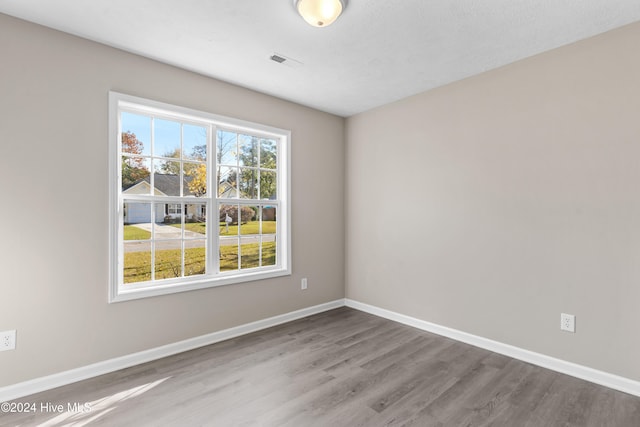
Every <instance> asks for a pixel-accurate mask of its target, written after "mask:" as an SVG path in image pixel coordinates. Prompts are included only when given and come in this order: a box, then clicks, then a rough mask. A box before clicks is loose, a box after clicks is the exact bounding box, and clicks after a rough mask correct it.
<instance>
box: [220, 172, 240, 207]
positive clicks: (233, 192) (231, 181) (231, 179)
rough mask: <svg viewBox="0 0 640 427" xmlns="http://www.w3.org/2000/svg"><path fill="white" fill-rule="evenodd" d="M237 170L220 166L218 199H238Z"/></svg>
mask: <svg viewBox="0 0 640 427" xmlns="http://www.w3.org/2000/svg"><path fill="white" fill-rule="evenodd" d="M237 181H238V169H237V168H230V167H227V166H221V167H219V168H218V197H219V198H221V199H235V198H237V197H238V183H237Z"/></svg>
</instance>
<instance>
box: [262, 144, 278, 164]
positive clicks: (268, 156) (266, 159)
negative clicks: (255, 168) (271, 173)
mask: <svg viewBox="0 0 640 427" xmlns="http://www.w3.org/2000/svg"><path fill="white" fill-rule="evenodd" d="M277 153H278V151H277V145H276V141H274V140H273V139H262V140H261V141H260V167H262V168H267V169H275V168H276V166H277V161H276V160H277Z"/></svg>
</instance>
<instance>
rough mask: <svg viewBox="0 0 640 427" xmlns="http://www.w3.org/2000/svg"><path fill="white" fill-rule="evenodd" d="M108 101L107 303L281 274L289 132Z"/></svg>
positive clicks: (285, 256)
mask: <svg viewBox="0 0 640 427" xmlns="http://www.w3.org/2000/svg"><path fill="white" fill-rule="evenodd" d="M109 99H110V173H111V178H112V179H111V180H110V182H111V183H112V185H113V187H112V188H111V197H110V209H111V211H110V214H111V215H110V230H111V239H110V244H111V248H110V258H111V265H110V275H111V277H110V293H109V295H110V301H111V302H115V301H123V300H129V299H136V298H142V297H147V296H154V295H161V294H167V293H174V292H182V291H187V290H194V289H201V288H206V287H211V286H219V285H228V284H232V283H238V282H245V281H252V280H258V279H265V278H269V277H276V276H282V275H287V274H290V271H291V270H290V266H291V261H290V259H291V257H290V254H291V252H290V216H289V212H290V206H289V140H290V132H288V131H285V130H281V129H276V128H272V127H269V126H265V125H259V124H255V123H248V122H244V121H241V120H235V119H230V118H226V117H221V116H216V115H213V114H210V113H204V112H200V111H194V110H190V109H186V108H182V107H177V106H173V105H168V104H163V103H159V102H155V101H150V100H146V99H141V98H137V97H132V96H128V95H123V94H119V93H115V92H111V93H110V97H109Z"/></svg>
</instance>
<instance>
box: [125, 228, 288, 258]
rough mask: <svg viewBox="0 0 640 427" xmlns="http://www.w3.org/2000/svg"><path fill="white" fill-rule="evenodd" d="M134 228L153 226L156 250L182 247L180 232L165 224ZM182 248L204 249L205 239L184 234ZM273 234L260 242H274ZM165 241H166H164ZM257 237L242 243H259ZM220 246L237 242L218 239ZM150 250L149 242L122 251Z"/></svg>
mask: <svg viewBox="0 0 640 427" xmlns="http://www.w3.org/2000/svg"><path fill="white" fill-rule="evenodd" d="M132 225H134V226H135V227H138V228H141V229H143V230H146V231H148V232H151V230H152V227H153V226H155V233H156V241H155V247H156V250H167V249H180V248H181V247H182V231H181V230H180V229H179V228H177V227H173V226H171V225H165V224H153V226H152V224H151V223H142V224H132ZM184 237H185V239H184V247H185V249H190V248H204V247H205V246H206V239H205V235H204V234H200V233H196V232H193V231H187V230H185V232H184ZM275 237H276V235H275V234H263V235H262V241H263V242H273V241H274V240H275ZM165 239H166V240H165ZM259 242H260V237H259V236H247V237H242V243H243V244H245V243H259ZM220 244H221V245H222V246H230V245H235V244H237V240H236V239H235V238H231V239H225V238H221V239H220ZM150 250H151V242H128V241H125V242H124V251H125V252H147V251H150Z"/></svg>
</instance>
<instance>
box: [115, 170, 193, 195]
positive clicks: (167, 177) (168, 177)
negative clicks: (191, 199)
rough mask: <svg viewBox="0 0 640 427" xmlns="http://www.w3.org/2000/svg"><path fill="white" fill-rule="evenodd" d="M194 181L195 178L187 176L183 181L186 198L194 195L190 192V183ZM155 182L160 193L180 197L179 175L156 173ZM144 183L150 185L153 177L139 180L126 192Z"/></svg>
mask: <svg viewBox="0 0 640 427" xmlns="http://www.w3.org/2000/svg"><path fill="white" fill-rule="evenodd" d="M192 179H193V177H191V176H185V177H184V178H183V180H182V181H183V184H182V188H183V191H184V195H185V196H192V195H193V193H192V192H191V191H189V182H191V180H192ZM153 180H154V185H155V187H156V189H158V190H159V191H162V192H163V193H164V194H166V195H167V196H180V177H179V176H178V175H175V174H159V173H156V174H155V175H154V177H153ZM143 181H144V182H146V183H148V184H150V183H151V177H150V176H147V177H145V178H142V179H139V180H138V181H136V182H135V183H133V184H132V185H130V186H129V187H127V188H125V189H124V191H126V190H128V189H129V188H131V187H133V186H135V185H138V184H139V183H141V182H143Z"/></svg>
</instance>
